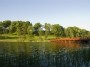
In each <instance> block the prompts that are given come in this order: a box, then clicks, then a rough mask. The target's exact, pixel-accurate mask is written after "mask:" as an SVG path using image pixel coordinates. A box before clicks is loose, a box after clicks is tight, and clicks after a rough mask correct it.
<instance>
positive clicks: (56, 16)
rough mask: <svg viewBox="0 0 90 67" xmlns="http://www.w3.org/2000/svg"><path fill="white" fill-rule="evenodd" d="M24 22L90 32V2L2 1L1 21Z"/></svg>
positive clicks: (54, 0) (0, 5)
mask: <svg viewBox="0 0 90 67" xmlns="http://www.w3.org/2000/svg"><path fill="white" fill-rule="evenodd" d="M3 20H12V21H14V20H24V21H27V20H28V21H31V22H32V23H33V24H34V23H36V22H40V23H42V24H44V23H45V22H47V23H51V24H60V25H62V26H64V27H68V26H78V27H80V28H85V29H88V30H90V0H0V21H3Z"/></svg>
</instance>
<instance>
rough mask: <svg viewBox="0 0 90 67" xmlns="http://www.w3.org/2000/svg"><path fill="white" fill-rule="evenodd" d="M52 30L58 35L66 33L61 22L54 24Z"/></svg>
mask: <svg viewBox="0 0 90 67" xmlns="http://www.w3.org/2000/svg"><path fill="white" fill-rule="evenodd" d="M51 31H52V33H53V34H54V35H55V36H56V37H59V36H63V34H64V33H63V32H64V30H63V27H62V26H60V25H59V24H54V25H52V29H51Z"/></svg>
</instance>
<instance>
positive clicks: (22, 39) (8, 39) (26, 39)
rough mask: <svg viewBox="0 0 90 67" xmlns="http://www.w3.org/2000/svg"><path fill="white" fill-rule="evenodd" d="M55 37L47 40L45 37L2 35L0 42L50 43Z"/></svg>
mask: <svg viewBox="0 0 90 67" xmlns="http://www.w3.org/2000/svg"><path fill="white" fill-rule="evenodd" d="M52 38H55V36H52V35H49V36H48V37H47V39H46V38H45V36H32V37H31V36H29V35H14V34H2V35H0V41H2V42H48V41H49V40H50V39H52Z"/></svg>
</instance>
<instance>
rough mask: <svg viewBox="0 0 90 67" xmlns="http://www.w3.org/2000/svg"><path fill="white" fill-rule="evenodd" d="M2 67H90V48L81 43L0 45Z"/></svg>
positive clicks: (0, 63) (2, 43)
mask: <svg viewBox="0 0 90 67" xmlns="http://www.w3.org/2000/svg"><path fill="white" fill-rule="evenodd" d="M0 67H90V46H89V44H79V43H77V44H76V43H65V44H63V43H61V44H60V43H48V42H30V43H19V42H18V43H4V42H1V43H0Z"/></svg>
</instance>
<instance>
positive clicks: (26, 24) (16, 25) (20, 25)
mask: <svg viewBox="0 0 90 67" xmlns="http://www.w3.org/2000/svg"><path fill="white" fill-rule="evenodd" d="M0 34H15V35H29V36H30V37H31V36H45V38H48V36H49V35H53V36H55V37H70V38H73V37H89V36H90V31H88V30H85V29H80V28H79V27H76V26H74V27H68V28H64V27H63V26H61V25H60V24H49V23H45V24H44V25H42V24H41V23H39V22H37V23H35V24H32V23H31V22H30V21H11V20H5V21H0Z"/></svg>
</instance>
